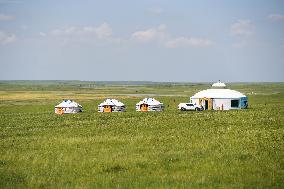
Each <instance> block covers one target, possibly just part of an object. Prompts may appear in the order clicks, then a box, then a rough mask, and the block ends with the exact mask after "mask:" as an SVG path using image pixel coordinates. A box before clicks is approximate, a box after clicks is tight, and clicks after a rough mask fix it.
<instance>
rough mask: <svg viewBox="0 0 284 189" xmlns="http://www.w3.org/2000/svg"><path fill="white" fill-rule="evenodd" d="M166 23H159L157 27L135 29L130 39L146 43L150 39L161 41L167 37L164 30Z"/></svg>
mask: <svg viewBox="0 0 284 189" xmlns="http://www.w3.org/2000/svg"><path fill="white" fill-rule="evenodd" d="M166 29H167V27H166V25H163V24H162V25H160V26H158V27H157V28H150V29H147V30H144V31H137V32H134V33H133V34H132V35H131V38H132V40H134V41H137V42H140V43H147V42H150V41H163V40H165V39H166V38H168V34H167V32H166Z"/></svg>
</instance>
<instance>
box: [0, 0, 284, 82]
mask: <svg viewBox="0 0 284 189" xmlns="http://www.w3.org/2000/svg"><path fill="white" fill-rule="evenodd" d="M283 70H284V1H282V0H269V1H267V0H250V1H247V0H238V1H233V0H231V1H229V0H227V1H225V0H216V1H212V0H200V1H197V0H196V1H191V0H183V1H182V0H180V1H179V0H177V1H167V0H143V1H134V0H132V1H131V0H121V1H114V0H113V1H111V0H105V1H95V0H93V1H91V0H81V1H79V0H60V1H56V0H48V1H47V0H46V1H44V0H0V79H1V80H10V79H11V80H14V79H16V80H26V79H28V80H61V79H62V80H114V81H115V80H120V81H121V80H132V81H136V80H143V81H183V82H184V81H185V82H214V81H217V80H219V79H220V80H222V81H224V82H245V81H247V82H263V81H268V82H273V81H281V82H283V81H284V76H283V75H284V74H283Z"/></svg>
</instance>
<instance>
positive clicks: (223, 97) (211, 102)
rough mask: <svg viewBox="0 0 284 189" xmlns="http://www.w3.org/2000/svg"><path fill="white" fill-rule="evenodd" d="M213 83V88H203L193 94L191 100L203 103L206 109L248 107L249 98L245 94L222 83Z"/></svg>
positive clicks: (195, 102)
mask: <svg viewBox="0 0 284 189" xmlns="http://www.w3.org/2000/svg"><path fill="white" fill-rule="evenodd" d="M213 85H214V86H213ZM213 85H212V89H207V90H203V91H200V92H198V93H196V94H195V95H193V96H192V97H191V98H190V102H191V103H193V104H198V105H201V106H202V107H203V108H204V109H205V110H231V109H244V108H247V107H248V98H247V97H246V96H245V95H244V94H242V93H240V92H238V91H235V90H231V89H225V88H224V87H225V86H226V85H225V84H222V83H215V84H213Z"/></svg>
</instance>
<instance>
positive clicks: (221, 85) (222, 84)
mask: <svg viewBox="0 0 284 189" xmlns="http://www.w3.org/2000/svg"><path fill="white" fill-rule="evenodd" d="M212 87H214V88H225V87H226V84H225V83H223V82H221V81H220V80H219V81H218V82H217V83H213V84H212Z"/></svg>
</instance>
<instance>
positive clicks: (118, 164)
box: [0, 81, 284, 189]
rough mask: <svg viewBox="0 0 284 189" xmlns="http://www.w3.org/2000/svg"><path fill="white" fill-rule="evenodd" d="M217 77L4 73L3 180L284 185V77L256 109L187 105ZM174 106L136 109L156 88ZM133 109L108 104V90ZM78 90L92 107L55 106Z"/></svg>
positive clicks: (0, 98) (0, 105) (255, 91)
mask: <svg viewBox="0 0 284 189" xmlns="http://www.w3.org/2000/svg"><path fill="white" fill-rule="evenodd" d="M209 87H210V84H186V83H182V84H178V83H177V84H171V83H114V84H111V83H104V82H100V83H96V82H78V81H69V82H64V81H56V82H45V81H38V82H27V81H18V82H12V81H10V82H8V81H0V136H1V137H0V140H1V142H0V188H129V189H130V188H131V189H132V188H155V189H156V188H284V118H283V117H284V83H262V84H256V83H247V84H244V83H235V84H230V85H229V88H231V89H236V90H239V91H240V92H243V93H245V94H246V95H247V96H248V97H249V109H247V110H239V111H203V112H180V111H178V110H177V105H178V104H179V103H180V102H187V101H188V99H189V97H190V96H191V95H193V94H194V93H195V92H197V91H199V90H201V89H206V88H209ZM148 95H150V96H153V97H155V98H157V99H158V100H159V101H161V102H163V103H164V104H165V108H166V109H165V111H164V112H147V113H145V112H144V113H143V112H135V104H136V103H137V102H138V101H139V100H141V99H142V98H143V97H146V96H148ZM108 97H115V98H117V99H118V100H121V101H122V102H124V103H125V104H126V105H127V112H124V113H98V112H97V105H98V104H99V103H100V102H102V100H103V99H104V98H108ZM65 98H71V99H73V100H75V101H77V102H78V103H80V104H81V105H83V109H84V112H83V113H80V114H74V115H55V114H54V106H55V105H56V104H58V103H60V102H61V101H62V99H65Z"/></svg>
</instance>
